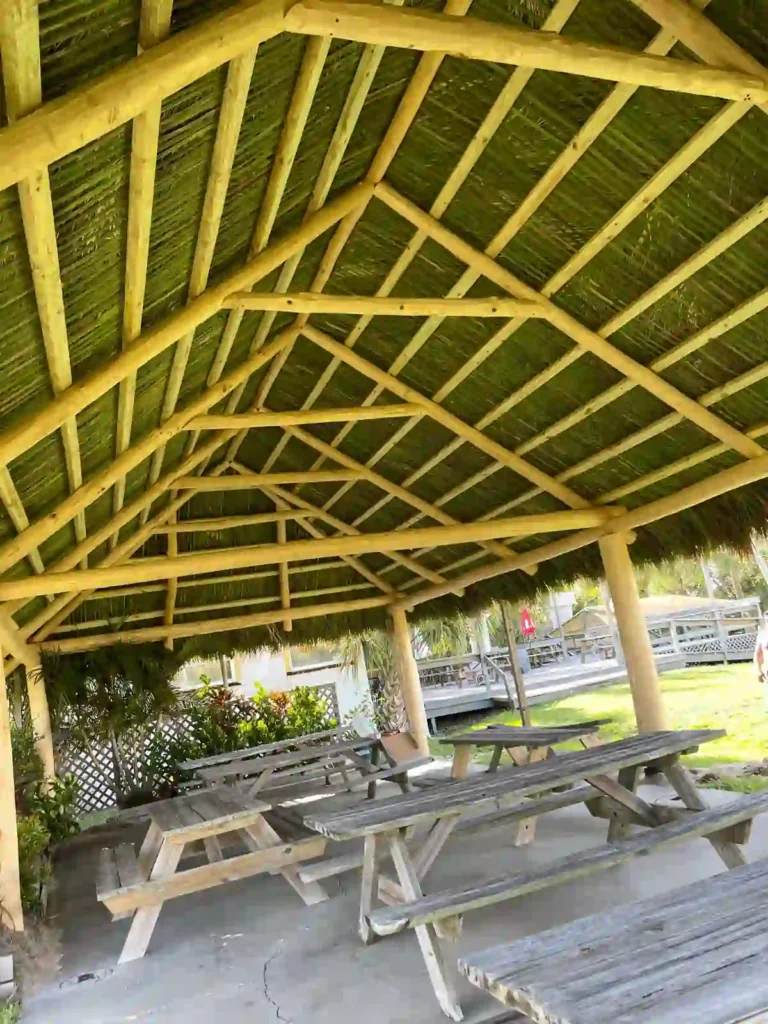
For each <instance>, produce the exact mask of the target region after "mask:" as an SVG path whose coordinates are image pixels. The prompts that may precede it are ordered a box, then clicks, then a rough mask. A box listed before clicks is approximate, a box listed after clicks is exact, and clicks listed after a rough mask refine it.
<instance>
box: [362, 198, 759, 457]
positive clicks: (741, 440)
mask: <svg viewBox="0 0 768 1024" xmlns="http://www.w3.org/2000/svg"><path fill="white" fill-rule="evenodd" d="M376 196H377V198H380V199H381V200H382V201H383V202H385V203H386V204H387V205H388V206H389V207H390V208H391V209H393V210H395V211H396V212H397V213H399V214H400V215H401V216H403V217H405V218H406V219H407V220H410V221H411V223H412V224H414V225H415V226H416V227H419V228H421V229H422V230H423V231H426V233H427V234H428V235H430V236H431V237H432V238H433V239H434V240H435V241H439V242H440V244H442V245H443V246H444V247H445V248H446V249H447V250H448V251H449V252H451V253H452V254H453V255H454V256H456V257H457V258H458V259H460V260H462V261H464V262H465V263H467V264H469V265H472V266H475V267H476V268H477V269H478V270H480V272H481V273H483V274H485V275H486V276H487V277H489V278H490V279H491V280H492V281H494V282H495V283H496V284H499V285H501V286H502V287H504V288H507V289H508V290H509V291H510V292H511V293H512V294H515V295H517V296H519V297H521V298H533V297H535V296H538V297H539V298H540V299H541V300H542V301H543V302H545V303H547V308H548V310H549V320H550V321H551V323H552V324H553V326H555V327H557V328H558V330H561V331H562V332H563V333H564V334H565V335H567V336H568V337H570V338H572V339H573V341H575V342H576V344H577V345H580V346H581V347H583V348H585V349H587V350H588V351H590V352H592V353H593V354H594V355H596V356H598V358H600V359H602V360H603V361H604V362H606V363H608V365H609V366H612V367H613V368H614V369H616V370H618V371H619V373H621V374H623V375H624V376H625V377H627V378H628V379H630V380H633V381H634V382H635V383H636V384H639V385H640V386H641V387H643V388H645V390H646V391H649V392H650V393H651V394H652V395H654V396H655V397H656V398H658V399H659V400H660V401H662V402H665V403H666V404H667V405H669V406H671V407H672V408H673V409H675V410H676V411H677V412H679V413H680V414H681V415H682V416H684V417H685V418H686V419H689V420H691V422H693V423H695V424H696V425H697V426H699V427H701V428H702V430H706V431H707V432H708V433H709V434H712V435H713V436H714V437H717V438H718V439H719V440H721V441H723V443H725V444H727V445H728V446H729V447H731V448H733V449H734V450H735V451H737V452H739V453H740V454H742V455H744V456H745V457H747V458H757V457H760V456H761V455H762V454H763V449H762V448H761V446H760V445H758V444H757V443H756V442H754V441H753V440H752V439H751V438H749V437H747V436H746V435H745V434H743V433H742V432H741V431H740V430H736V428H735V427H732V426H731V425H730V424H728V423H726V422H725V420H723V419H721V418H720V417H719V416H716V415H715V414H714V413H712V412H710V411H709V410H708V409H705V408H704V407H703V406H702V405H700V404H699V403H698V402H696V401H694V399H692V398H689V397H688V396H687V395H684V394H683V393H682V392H681V391H679V390H678V389H677V388H676V387H674V385H672V384H670V383H669V382H668V381H666V380H664V379H663V378H662V377H660V376H659V375H658V374H656V373H654V372H653V371H652V370H650V369H649V368H648V367H646V366H643V365H642V364H641V363H638V362H637V361H636V360H634V359H632V358H631V357H630V356H628V355H626V354H625V353H624V352H622V351H621V350H620V349H618V348H616V346H615V345H612V344H611V343H610V342H608V341H606V340H605V339H604V338H602V337H601V336H600V335H599V334H597V333H596V332H595V331H592V330H590V329H589V328H587V327H585V326H584V325H583V324H581V323H579V322H578V321H577V320H576V319H575V317H572V316H571V315H570V314H569V313H566V312H565V310H562V309H560V307H559V306H556V305H555V304H554V303H553V302H550V301H549V300H548V299H546V298H545V297H544V296H542V295H540V293H538V292H536V291H535V289H533V288H530V287H529V286H528V285H526V284H524V283H523V282H522V281H520V280H519V278H517V277H515V275H514V274H512V273H510V272H509V271H507V270H505V269H504V268H503V267H501V266H500V265H499V264H498V263H496V261H495V260H493V259H491V258H490V257H489V256H487V255H486V254H485V253H482V252H480V251H479V250H477V249H475V248H474V247H473V246H471V245H470V244H469V243H467V242H465V241H464V240H463V239H461V238H460V237H459V236H458V235H456V234H455V233H454V232H452V231H450V230H449V229H448V228H446V227H444V226H443V225H442V224H441V223H440V222H439V221H437V220H435V218H434V217H430V215H429V214H428V213H424V211H423V210H420V209H419V208H418V207H417V206H416V205H415V204H414V203H411V202H410V201H409V200H408V199H406V198H405V197H404V196H401V195H400V194H399V193H397V192H396V191H395V190H394V189H393V188H392V187H391V186H389V185H387V184H385V183H382V184H380V185H377V186H376Z"/></svg>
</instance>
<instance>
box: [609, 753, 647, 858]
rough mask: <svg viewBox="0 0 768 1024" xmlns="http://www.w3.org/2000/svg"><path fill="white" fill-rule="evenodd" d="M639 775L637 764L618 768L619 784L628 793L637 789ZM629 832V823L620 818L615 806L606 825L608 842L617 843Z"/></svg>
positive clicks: (626, 836)
mask: <svg viewBox="0 0 768 1024" xmlns="http://www.w3.org/2000/svg"><path fill="white" fill-rule="evenodd" d="M639 775H640V768H639V767H638V766H637V765H632V766H631V767H629V768H619V785H620V786H623V787H624V789H626V790H628V791H629V792H630V793H634V792H635V790H636V789H637V780H638V776H639ZM629 834H630V825H629V823H628V822H627V821H623V820H622V815H621V812H620V811H619V809H618V808H616V810H614V811H612V812H611V821H610V824H609V825H608V842H609V843H617V842H619V841H620V840H622V839H628V838H629Z"/></svg>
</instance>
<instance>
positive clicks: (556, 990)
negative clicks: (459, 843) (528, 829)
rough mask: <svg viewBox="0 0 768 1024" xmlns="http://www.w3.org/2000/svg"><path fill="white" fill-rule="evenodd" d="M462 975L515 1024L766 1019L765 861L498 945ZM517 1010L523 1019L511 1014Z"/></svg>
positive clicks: (729, 1023) (470, 960)
mask: <svg viewBox="0 0 768 1024" xmlns="http://www.w3.org/2000/svg"><path fill="white" fill-rule="evenodd" d="M459 970H460V971H461V972H462V973H463V974H464V975H466V977H467V978H469V980H470V981H471V982H472V983H473V984H475V985H477V986H478V987H479V988H482V989H485V990H486V991H488V992H490V993H491V994H492V995H493V996H495V998H496V999H498V1000H499V1001H500V1002H502V1003H503V1004H504V1005H505V1006H506V1007H509V1008H510V1013H509V1016H508V1017H502V1018H496V1019H497V1020H499V1021H501V1020H506V1021H509V1024H512V1022H513V1021H520V1022H521V1024H522V1022H523V1021H529V1020H530V1021H544V1020H546V1021H557V1022H558V1024H612V1022H614V1021H616V1022H620V1024H681V1022H689V1021H690V1022H702V1024H733V1022H735V1021H742V1022H746V1021H753V1022H755V1024H757V1021H762V1022H765V1021H768V860H760V861H757V862H755V863H754V864H750V865H747V866H746V867H740V868H737V869H736V870H734V871H729V872H727V873H725V874H721V875H716V876H714V877H713V878H709V879H706V880H705V881H698V882H695V883H694V884H693V885H688V886H686V887H685V888H682V889H678V890H676V891H674V892H669V893H664V894H663V895H662V896H657V897H655V898H653V899H648V900H642V901H639V902H636V903H630V904H629V905H627V906H624V907H619V908H617V909H615V910H611V911H608V912H607V913H601V914H595V915H593V916H591V917H586V918H581V919H580V920H576V921H572V922H570V923H569V924H566V925H562V926H560V927H557V928H550V929H548V930H547V931H544V932H539V933H538V934H536V935H530V936H527V937H526V938H522V939H519V940H517V941H515V942H512V943H509V944H505V945H501V946H495V947H493V948H491V949H487V950H484V951H482V952H479V953H475V954H472V955H471V956H467V957H465V958H463V959H461V960H459ZM515 1011H518V1012H515Z"/></svg>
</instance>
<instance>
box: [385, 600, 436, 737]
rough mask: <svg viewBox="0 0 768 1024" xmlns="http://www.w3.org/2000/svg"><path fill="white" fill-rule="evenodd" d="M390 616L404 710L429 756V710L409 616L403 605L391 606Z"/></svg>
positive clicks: (412, 731) (413, 730)
mask: <svg viewBox="0 0 768 1024" xmlns="http://www.w3.org/2000/svg"><path fill="white" fill-rule="evenodd" d="M390 615H391V617H392V634H391V635H392V642H393V645H394V650H395V659H396V662H397V669H398V676H399V677H400V692H401V693H402V695H403V703H404V704H405V712H406V714H407V716H408V723H409V725H410V729H411V734H412V736H413V738H414V740H415V741H416V745H417V746H418V748H419V753H420V754H424V755H428V754H429V745H428V743H427V739H428V737H429V727H428V725H427V712H426V710H425V708H424V695H423V694H422V692H421V681H420V679H419V669H418V666H417V665H416V658H415V657H414V655H413V647H412V646H411V634H410V630H409V629H408V619H407V618H406V615H405V612H404V611H403V610H402V608H391V609H390Z"/></svg>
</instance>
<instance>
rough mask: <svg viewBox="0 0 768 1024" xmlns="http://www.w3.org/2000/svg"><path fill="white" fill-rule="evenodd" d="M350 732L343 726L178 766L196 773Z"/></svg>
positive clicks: (347, 734)
mask: <svg viewBox="0 0 768 1024" xmlns="http://www.w3.org/2000/svg"><path fill="white" fill-rule="evenodd" d="M351 733H352V730H351V729H349V728H347V727H345V726H336V727H335V728H333V729H324V730H322V732H310V733H307V734H306V736H299V737H293V738H291V739H287V740H275V741H274V742H272V743H260V744H258V745H257V746H255V747H242V748H241V749H240V750H229V751H225V752H223V753H220V754H209V755H208V756H207V757H194V758H191V759H190V760H189V761H182V762H181V763H180V765H179V767H180V768H183V769H184V770H185V771H190V772H193V771H197V770H198V769H199V768H209V767H210V766H211V765H217V764H226V763H227V762H228V761H246V760H248V759H249V758H251V757H263V756H264V755H265V754H277V753H280V752H281V751H284V750H295V749H296V747H297V746H301V747H308V746H313V745H315V744H319V743H322V742H330V741H332V740H341V739H344V738H345V737H347V736H349V735H350V734H351Z"/></svg>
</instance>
